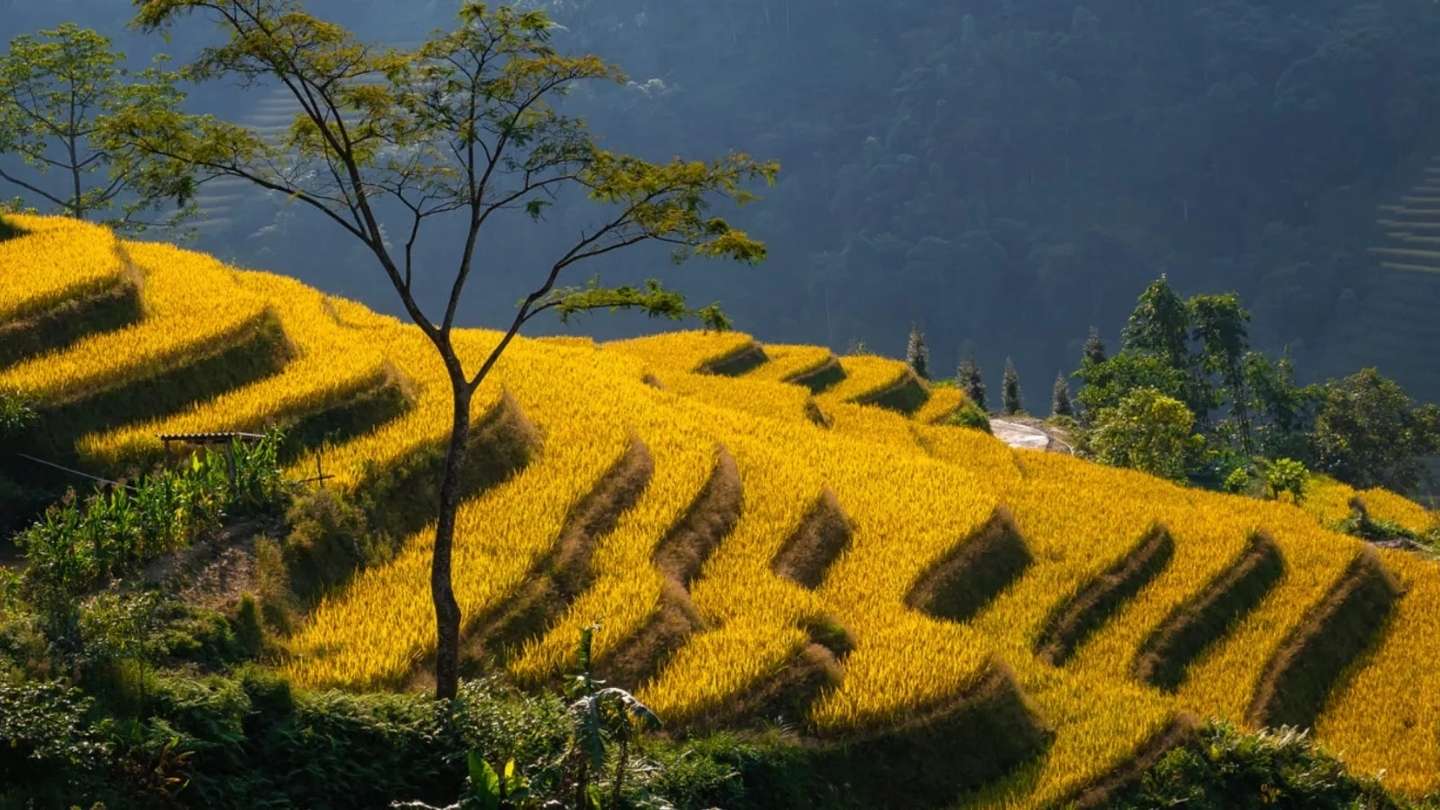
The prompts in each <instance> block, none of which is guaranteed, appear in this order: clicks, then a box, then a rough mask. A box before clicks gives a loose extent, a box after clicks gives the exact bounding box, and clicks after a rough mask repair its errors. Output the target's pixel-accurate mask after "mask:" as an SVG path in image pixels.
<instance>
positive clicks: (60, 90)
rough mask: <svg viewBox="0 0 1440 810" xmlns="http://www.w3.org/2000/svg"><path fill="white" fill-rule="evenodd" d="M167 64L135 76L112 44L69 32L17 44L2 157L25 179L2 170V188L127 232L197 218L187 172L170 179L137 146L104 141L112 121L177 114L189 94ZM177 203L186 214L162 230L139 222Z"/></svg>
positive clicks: (3, 68)
mask: <svg viewBox="0 0 1440 810" xmlns="http://www.w3.org/2000/svg"><path fill="white" fill-rule="evenodd" d="M162 64H163V62H161V61H160V60H157V62H156V64H154V65H152V66H150V67H149V68H147V69H145V70H143V71H141V72H139V73H137V74H131V73H130V71H129V70H128V69H127V68H126V67H125V55H124V54H123V53H119V52H118V51H116V50H114V49H113V48H112V47H111V44H110V40H109V39H107V38H106V37H104V36H102V35H100V34H98V33H96V32H94V31H91V30H89V29H86V28H81V27H79V26H77V25H74V24H71V23H66V24H65V25H62V26H60V27H59V28H53V29H49V30H44V31H41V32H39V34H38V35H29V34H27V35H24V36H19V37H16V38H15V39H13V40H11V41H10V49H9V50H8V51H6V52H5V53H4V54H3V55H0V151H4V152H8V153H11V154H15V155H18V156H19V157H20V158H21V160H23V161H24V163H25V166H26V167H27V169H28V171H24V172H19V171H16V170H6V169H0V179H3V180H5V181H6V182H8V183H10V184H11V185H13V186H15V187H17V188H18V189H21V190H22V191H23V192H25V194H24V195H23V197H25V198H28V199H27V200H26V201H27V202H31V203H34V204H37V205H38V206H40V207H46V208H50V209H52V210H54V211H55V212H57V213H60V214H64V215H66V216H71V217H75V218H76V219H97V220H100V221H102V222H104V223H106V224H108V225H111V226H112V227H117V228H121V229H125V230H131V231H140V230H144V229H145V228H146V227H148V226H150V225H155V224H164V225H174V224H178V223H179V222H181V221H183V220H184V219H185V218H186V217H187V216H189V215H191V214H193V209H192V208H190V207H186V205H185V203H186V201H187V199H188V196H189V192H190V180H189V178H190V173H189V172H180V173H175V172H173V171H166V170H165V168H166V165H165V163H164V162H163V161H160V162H157V161H154V160H150V159H146V158H145V156H144V155H142V154H141V153H140V151H139V150H138V149H137V148H136V147H135V145H133V144H120V143H104V142H103V137H102V136H103V130H104V124H105V121H106V119H107V118H108V117H110V116H114V115H117V114H120V113H122V112H123V113H124V114H125V115H127V116H134V115H141V116H145V115H155V116H168V115H174V114H175V112H176V110H178V109H179V106H180V103H181V102H182V101H183V100H184V94H183V93H181V92H180V91H179V90H178V89H177V88H176V84H175V81H176V76H175V75H174V74H173V73H170V72H167V71H165V70H163V69H162V68H161V66H162ZM12 171H15V173H12ZM172 198H173V199H175V200H177V202H178V203H179V205H178V207H177V210H176V211H175V212H174V214H172V215H171V216H170V217H169V218H168V219H166V220H165V221H164V222H163V223H154V222H147V221H145V220H143V219H141V217H142V215H144V214H146V213H147V212H154V211H158V210H159V209H161V208H162V207H163V206H164V204H165V203H166V201H167V200H170V199H172Z"/></svg>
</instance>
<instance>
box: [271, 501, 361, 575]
mask: <svg viewBox="0 0 1440 810" xmlns="http://www.w3.org/2000/svg"><path fill="white" fill-rule="evenodd" d="M285 520H286V522H287V523H288V524H289V525H290V534H289V536H288V537H287V538H286V539H285V543H284V546H283V551H284V556H285V563H286V568H287V569H288V571H289V574H290V579H291V583H292V585H293V586H294V588H295V590H296V592H297V593H298V594H300V595H301V596H302V597H305V598H314V597H317V596H319V595H320V594H322V593H324V592H325V591H327V590H329V589H330V588H333V587H335V586H336V585H339V584H340V583H342V582H345V581H346V580H347V579H349V578H350V576H351V575H352V574H353V573H354V572H355V570H356V569H358V568H360V567H361V566H363V565H365V564H366V563H367V562H372V561H373V560H371V559H370V558H371V557H374V556H376V555H377V554H378V553H379V547H378V544H376V543H374V542H372V540H371V530H370V525H369V522H368V521H367V519H366V517H365V512H364V511H363V510H361V509H360V508H359V507H358V506H356V505H355V504H353V503H351V502H350V501H348V500H347V499H346V498H345V497H344V496H342V495H341V494H339V493H337V492H335V491H333V490H330V489H321V490H317V491H316V492H314V493H312V494H310V495H308V496H306V497H303V498H300V499H297V500H296V501H295V502H294V504H292V505H291V507H290V511H289V512H288V513H286V516H285Z"/></svg>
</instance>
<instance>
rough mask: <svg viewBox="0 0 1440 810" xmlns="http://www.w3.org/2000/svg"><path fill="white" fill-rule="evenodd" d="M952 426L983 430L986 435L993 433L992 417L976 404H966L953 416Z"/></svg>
mask: <svg viewBox="0 0 1440 810" xmlns="http://www.w3.org/2000/svg"><path fill="white" fill-rule="evenodd" d="M950 424H952V425H955V426H957V427H964V428H971V429H973V430H983V431H985V432H986V433H990V432H991V430H990V416H989V415H988V414H986V413H985V412H984V411H983V410H981V409H980V406H978V405H976V404H975V403H974V402H966V403H965V404H964V405H963V406H961V407H960V409H959V410H957V411H955V413H953V414H951V415H950Z"/></svg>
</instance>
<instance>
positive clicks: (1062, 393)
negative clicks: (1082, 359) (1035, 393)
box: [1050, 371, 1075, 416]
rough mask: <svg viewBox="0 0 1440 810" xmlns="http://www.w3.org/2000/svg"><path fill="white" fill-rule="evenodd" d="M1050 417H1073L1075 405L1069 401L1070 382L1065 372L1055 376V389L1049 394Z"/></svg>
mask: <svg viewBox="0 0 1440 810" xmlns="http://www.w3.org/2000/svg"><path fill="white" fill-rule="evenodd" d="M1050 415H1051V416H1074V415H1075V405H1074V404H1073V403H1072V402H1071V401H1070V381H1069V380H1067V379H1065V372H1063V371H1062V372H1060V373H1058V374H1056V375H1055V388H1054V389H1052V390H1051V392H1050Z"/></svg>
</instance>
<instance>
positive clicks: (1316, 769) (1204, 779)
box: [1114, 723, 1400, 810]
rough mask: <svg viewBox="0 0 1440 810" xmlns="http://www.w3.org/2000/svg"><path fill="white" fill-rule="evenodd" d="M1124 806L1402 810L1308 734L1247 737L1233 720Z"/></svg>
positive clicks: (1130, 794)
mask: <svg viewBox="0 0 1440 810" xmlns="http://www.w3.org/2000/svg"><path fill="white" fill-rule="evenodd" d="M1114 804H1115V806H1117V807H1127V808H1141V807H1145V808H1151V807H1185V808H1190V810H1231V808H1262V807H1296V808H1299V807H1304V808H1336V809H1337V810H1338V809H1339V808H1361V807H1363V808H1370V809H1371V810H1382V809H1383V808H1397V807H1399V806H1400V805H1398V804H1397V803H1396V802H1395V800H1394V799H1393V798H1391V797H1390V796H1388V795H1387V794H1386V793H1385V791H1384V790H1383V789H1381V787H1380V785H1379V784H1378V783H1377V782H1375V781H1373V780H1369V779H1361V778H1357V777H1354V776H1350V775H1348V774H1346V773H1345V770H1344V768H1343V767H1342V766H1341V765H1340V763H1339V761H1337V760H1336V759H1335V758H1334V757H1332V756H1330V755H1329V754H1328V753H1326V752H1325V751H1324V750H1322V749H1320V748H1319V747H1317V746H1316V745H1315V744H1314V743H1313V742H1312V741H1311V740H1310V738H1309V737H1308V736H1306V735H1305V734H1302V733H1299V732H1296V731H1293V730H1289V729H1286V730H1282V731H1278V732H1261V733H1258V734H1244V733H1241V732H1240V731H1239V730H1237V729H1236V728H1235V727H1234V726H1231V725H1229V724H1228V723H1215V724H1211V725H1209V726H1207V727H1206V728H1205V729H1204V730H1202V732H1201V735H1200V740H1199V744H1198V745H1194V746H1185V747H1181V748H1177V749H1176V750H1174V751H1171V752H1170V753H1169V754H1167V755H1165V757H1164V758H1163V759H1161V760H1160V761H1159V762H1158V763H1156V765H1155V766H1154V767H1152V768H1151V769H1150V770H1149V771H1148V772H1147V773H1146V774H1145V776H1144V777H1143V779H1141V781H1140V783H1139V784H1138V785H1136V786H1135V787H1133V788H1132V789H1130V790H1129V791H1127V792H1126V793H1124V794H1122V795H1121V796H1119V797H1117V800H1116V801H1115V803H1114Z"/></svg>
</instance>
